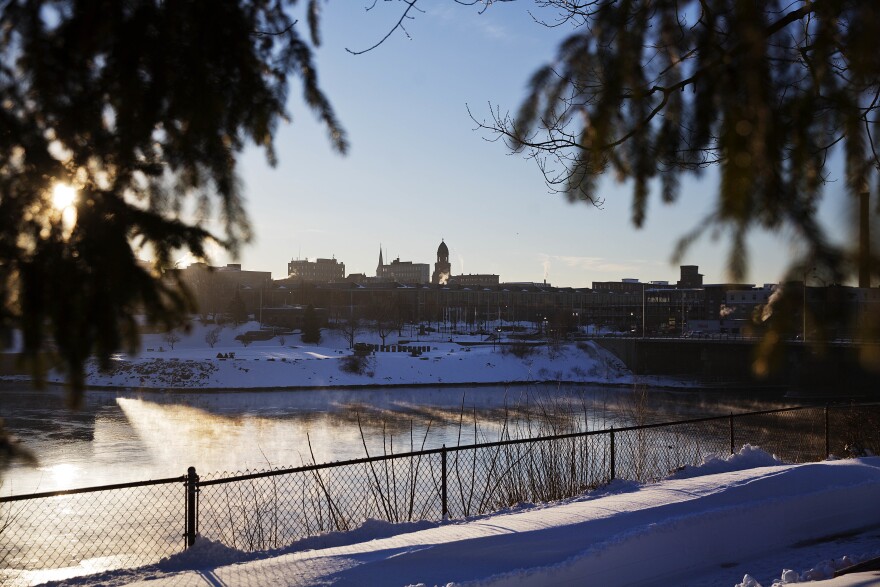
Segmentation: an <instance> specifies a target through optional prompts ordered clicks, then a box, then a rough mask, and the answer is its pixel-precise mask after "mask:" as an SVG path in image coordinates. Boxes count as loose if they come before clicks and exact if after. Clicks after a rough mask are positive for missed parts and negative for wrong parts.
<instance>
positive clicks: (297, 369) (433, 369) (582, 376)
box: [49, 322, 633, 389]
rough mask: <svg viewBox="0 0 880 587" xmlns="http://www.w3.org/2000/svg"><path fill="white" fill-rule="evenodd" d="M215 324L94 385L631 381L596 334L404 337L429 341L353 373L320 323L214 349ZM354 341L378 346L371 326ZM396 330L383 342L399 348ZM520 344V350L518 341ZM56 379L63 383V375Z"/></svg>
mask: <svg viewBox="0 0 880 587" xmlns="http://www.w3.org/2000/svg"><path fill="white" fill-rule="evenodd" d="M213 328H215V327H214V326H213V325H210V326H202V325H200V324H198V323H194V324H193V329H192V331H191V332H190V333H189V334H181V335H180V340H179V341H177V342H176V343H175V344H174V347H173V349H172V348H171V346H170V344H169V342H168V341H167V340H165V339H164V336H163V335H161V334H148V335H144V337H143V343H142V346H143V349H142V351H141V352H140V353H139V354H138V355H136V356H127V355H119V356H117V357H116V358H115V360H114V367H113V368H112V369H111V370H110V371H109V372H101V371H100V370H98V368H97V366H96V365H90V367H89V369H88V374H87V381H88V385H89V386H91V387H96V388H126V389H277V388H287V389H293V388H322V387H363V386H383V387H387V386H397V385H405V386H414V385H438V384H441V385H463V384H516V383H536V382H548V381H550V382H559V383H603V384H628V383H632V382H633V377H632V375H631V374H630V372H629V371H628V370H627V369H626V367H625V366H624V365H623V364H622V363H621V362H620V361H619V360H618V359H617V358H616V357H614V355H612V354H611V353H609V352H608V351H606V350H605V349H603V348H602V347H601V346H599V345H597V344H595V343H594V342H591V341H586V342H581V343H579V344H563V345H559V346H558V347H552V346H546V345H542V346H535V347H533V348H529V349H528V350H527V352H526V354H525V355H522V353H520V355H521V356H517V353H514V352H513V350H512V347H511V346H510V345H504V344H498V345H492V344H475V343H479V342H480V337H479V336H457V337H455V339H454V340H450V339H449V338H448V337H447V338H446V339H445V340H443V339H441V337H439V336H434V337H427V338H426V337H424V336H422V337H419V338H418V339H412V340H410V339H405V341H406V342H401V344H405V345H406V346H418V347H422V348H427V349H428V350H426V351H425V352H423V353H421V354H420V355H418V356H413V355H412V354H411V353H408V352H377V353H374V354H372V355H370V356H368V357H366V358H365V359H364V360H363V364H362V365H361V366H359V368H358V369H356V370H353V369H352V368H351V366H350V361H349V360H348V358H350V357H351V354H352V353H351V351H350V350H349V349H348V342H347V341H346V340H345V339H344V338H343V337H342V336H341V335H340V334H339V333H338V332H337V331H333V330H326V329H325V330H323V331H322V338H321V342H320V343H318V344H316V345H312V344H304V343H302V342H301V340H300V336H299V334H292V335H287V336H286V337H275V338H272V339H270V340H266V341H254V342H252V343H250V344H249V345H248V346H244V345H242V344H241V343H240V342H239V341H238V340H236V338H235V337H236V336H238V335H240V334H243V333H245V332H247V331H253V330H256V329H257V328H258V325H257V324H256V323H253V322H251V323H248V324H243V325H240V326H238V327H231V326H227V327H225V328H223V329H222V330H220V331H219V340H218V341H217V342H216V343H215V344H214V345H213V346H210V345H209V344H208V343H207V342H206V340H205V338H206V334H207V333H208V332H209V331H210V330H212V329H213ZM357 340H358V342H365V343H372V344H380V343H381V342H382V341H381V339H379V337H378V336H377V335H375V334H373V333H364V334H362V335H359V336H358V337H357ZM398 340H401V341H403V340H404V339H402V338H401V339H399V338H398V337H397V336H391V337H388V339H387V340H386V344H387V345H389V346H390V345H397V344H398ZM521 348H522V347H521ZM49 380H50V382H57V383H62V382H63V380H64V379H63V377H62V376H61V375H59V374H53V375H50V378H49Z"/></svg>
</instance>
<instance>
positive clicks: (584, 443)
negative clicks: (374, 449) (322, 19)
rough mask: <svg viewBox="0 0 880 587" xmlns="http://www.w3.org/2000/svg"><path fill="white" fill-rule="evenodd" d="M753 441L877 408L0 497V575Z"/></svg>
mask: <svg viewBox="0 0 880 587" xmlns="http://www.w3.org/2000/svg"><path fill="white" fill-rule="evenodd" d="M747 443H748V444H751V445H754V446H760V447H761V448H762V449H764V450H766V451H767V452H770V453H773V454H775V455H777V456H779V457H780V458H782V459H783V460H786V461H789V462H806V461H815V460H819V459H822V458H825V456H826V455H828V454H834V455H837V456H850V455H858V454H866V453H874V454H880V406H876V405H861V406H850V407H840V406H835V407H831V408H827V407H826V408H822V407H799V408H787V409H782V410H768V411H761V412H750V413H745V414H736V415H730V416H723V417H710V418H697V419H690V420H682V421H677V422H669V423H662V424H647V425H639V426H629V427H624V428H617V429H613V428H612V429H609V430H598V431H589V432H575V433H570V434H562V435H556V436H544V437H538V438H521V439H505V440H502V441H498V442H488V443H481V444H474V445H468V446H456V447H443V448H439V449H433V450H423V451H416V452H410V453H405V454H394V455H384V456H379V457H370V458H363V459H356V460H351V461H345V462H337V463H328V464H320V465H318V464H316V465H309V466H303V467H295V468H289V469H275V470H271V471H255V472H248V471H245V472H244V473H234V474H230V473H218V474H209V475H203V476H201V477H199V475H197V474H196V471H195V469H194V468H192V467H191V468H190V469H189V471H188V473H187V475H184V476H181V477H174V478H168V479H159V480H155V481H146V482H139V483H126V484H119V485H108V486H101V487H92V488H85V489H76V490H70V491H59V492H53V493H44V494H33V495H21V496H12V497H3V498H0V585H26V584H31V583H34V582H37V581H39V580H51V579H53V578H63V577H67V576H73V575H77V574H87V573H89V572H94V571H95V570H102V569H112V568H121V567H130V566H137V565H143V564H150V563H154V562H157V561H158V560H159V559H160V558H162V557H164V556H167V555H169V554H173V553H175V552H179V551H181V550H183V549H184V548H186V547H187V546H188V545H192V544H193V543H194V542H195V541H196V540H197V539H200V538H209V539H211V540H214V541H217V542H221V543H223V544H225V545H227V546H230V547H232V548H236V549H239V550H242V551H257V550H265V549H270V548H280V547H284V546H288V545H290V544H291V543H293V542H295V541H296V540H299V539H301V538H305V537H307V536H312V535H316V534H320V533H324V532H330V531H338V530H341V531H344V530H350V529H353V528H356V527H357V526H359V525H360V524H361V523H362V522H363V521H364V520H367V519H371V518H372V519H381V520H387V521H391V522H402V521H409V520H425V519H428V520H440V519H444V518H462V517H468V516H473V515H479V514H484V513H488V512H492V511H497V510H499V509H503V508H505V507H508V506H511V505H513V504H517V503H523V502H532V503H535V502H545V501H552V500H556V499H561V498H565V497H571V496H574V495H578V494H580V493H582V492H583V491H585V490H588V489H591V488H595V487H598V486H600V485H602V484H604V483H607V482H608V481H609V480H611V479H615V478H616V479H627V480H634V481H642V482H646V481H654V480H657V479H660V478H662V477H665V476H666V475H668V474H669V473H670V472H671V471H675V470H677V469H679V468H681V467H685V466H688V465H698V464H700V463H701V462H702V460H703V458H704V457H705V456H706V455H707V454H711V453H714V454H729V453H732V452H734V451H736V450H737V449H738V448H739V447H741V446H742V445H744V444H747Z"/></svg>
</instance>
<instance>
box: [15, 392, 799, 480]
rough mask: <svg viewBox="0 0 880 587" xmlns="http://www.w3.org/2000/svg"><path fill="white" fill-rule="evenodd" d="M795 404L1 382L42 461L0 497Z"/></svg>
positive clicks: (728, 395)
mask: <svg viewBox="0 0 880 587" xmlns="http://www.w3.org/2000/svg"><path fill="white" fill-rule="evenodd" d="M786 405H790V402H788V401H786V400H785V399H784V398H783V397H782V396H780V395H778V394H768V393H756V392H754V391H749V392H746V391H723V392H722V391H693V390H688V391H669V390H660V389H651V388H644V387H638V388H631V387H603V386H561V387H560V386H555V385H532V386H518V387H505V386H483V387H472V388H468V387H416V388H400V387H395V388H372V389H355V390H353V389H327V390H313V391H261V392H254V391H228V392H219V393H218V392H195V393H157V392H149V393H134V392H110V391H90V392H88V393H87V395H86V399H85V403H84V405H83V407H82V408H80V409H79V410H71V409H70V408H68V407H67V405H66V402H65V395H64V393H63V392H62V391H60V390H58V389H50V390H44V391H34V390H32V389H30V388H29V387H28V386H27V384H16V385H13V384H5V385H4V386H3V387H2V388H0V417H2V418H3V419H4V420H5V423H6V427H7V428H8V430H9V431H10V432H11V433H13V434H14V435H16V436H17V437H19V438H20V439H21V441H22V442H23V443H24V444H25V446H26V447H28V448H29V449H30V450H31V451H33V453H34V454H35V455H36V456H37V458H38V460H39V463H38V465H37V466H36V467H26V466H23V465H20V464H13V466H12V467H11V468H9V469H7V470H6V471H5V472H4V473H3V474H2V489H0V495H20V494H26V493H32V492H42V491H54V490H59V489H69V488H74V487H87V486H93V485H104V484H110V483H121V482H127V481H140V480H146V479H156V478H162V477H173V476H178V475H183V474H184V473H185V472H186V469H187V467H189V466H195V467H196V469H197V470H198V471H199V473H215V472H222V471H227V472H235V471H244V470H256V469H259V470H262V469H267V468H271V467H289V466H298V465H301V464H305V463H310V462H313V461H314V462H317V463H322V462H330V461H338V460H347V459H352V458H359V457H363V456H365V454H366V453H367V452H369V454H370V455H371V456H372V455H378V454H384V453H389V452H395V453H400V452H408V451H410V450H411V449H415V450H418V449H420V448H437V447H439V446H441V445H443V444H445V445H447V446H454V445H456V444H470V443H473V442H474V440H475V438H476V439H477V441H480V442H484V441H494V440H498V439H499V438H500V437H501V436H502V435H505V436H506V435H510V436H517V435H519V436H522V435H527V434H528V435H536V434H550V433H554V432H557V433H562V432H569V431H574V430H584V429H589V430H595V429H602V428H607V427H609V426H612V425H613V426H618V427H619V426H621V425H627V424H632V423H645V422H649V421H668V420H676V419H684V418H689V417H699V416H706V415H721V414H730V413H738V412H743V411H752V410H758V409H771V408H776V407H783V406H786Z"/></svg>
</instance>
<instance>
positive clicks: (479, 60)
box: [212, 0, 844, 287]
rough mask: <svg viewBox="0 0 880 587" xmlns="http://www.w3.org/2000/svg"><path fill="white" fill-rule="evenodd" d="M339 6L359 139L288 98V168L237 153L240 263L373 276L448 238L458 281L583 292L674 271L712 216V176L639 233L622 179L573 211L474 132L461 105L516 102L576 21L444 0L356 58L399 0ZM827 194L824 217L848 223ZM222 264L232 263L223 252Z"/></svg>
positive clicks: (343, 84) (720, 267) (418, 258)
mask: <svg viewBox="0 0 880 587" xmlns="http://www.w3.org/2000/svg"><path fill="white" fill-rule="evenodd" d="M368 4H369V2H359V1H354V0H352V1H346V2H330V3H327V4H322V6H323V7H324V13H323V17H322V24H321V30H322V33H323V44H322V46H321V47H320V48H319V49H318V53H317V65H318V72H319V79H320V84H321V86H322V88H323V89H324V91H325V92H326V94H327V95H328V96H329V98H330V100H331V102H332V104H333V106H334V108H335V109H336V112H337V114H338V117H339V119H340V120H341V122H342V124H343V125H344V127H345V129H346V131H347V133H348V137H349V139H350V143H351V151H350V153H349V155H347V156H345V157H343V156H340V155H337V154H336V153H334V152H333V151H332V149H331V147H330V143H329V141H328V140H327V136H326V132H325V130H324V129H323V128H322V127H321V126H320V125H319V124H318V123H317V122H316V121H315V119H314V117H313V116H312V114H311V112H310V111H309V110H308V109H307V108H306V107H305V106H304V104H303V102H302V100H301V98H300V89H301V88H300V87H299V85H297V84H296V82H295V85H294V86H293V88H292V91H291V101H290V105H289V108H290V112H291V114H292V115H293V122H292V124H289V125H284V126H282V127H281V128H280V129H279V132H278V133H277V135H276V147H277V151H278V156H279V164H278V166H277V167H276V168H274V169H273V168H270V167H269V166H268V165H267V163H266V161H265V157H264V156H263V154H262V152H261V151H259V150H257V149H250V150H248V151H247V152H246V153H245V154H244V157H243V158H242V160H241V169H240V172H241V175H242V178H243V180H244V186H245V194H246V195H247V207H248V211H249V213H250V216H251V220H252V222H253V225H254V227H255V232H256V239H255V242H254V243H253V244H251V245H249V246H247V247H245V248H244V250H243V251H242V255H241V257H240V259H239V261H240V262H241V263H242V264H243V267H244V268H246V269H253V270H263V271H271V272H272V275H273V277H275V278H281V277H284V276H285V275H286V270H287V262H288V261H289V260H290V259H291V258H297V257H299V258H306V257H308V258H309V259H314V258H316V257H331V256H335V257H336V258H337V259H338V260H340V261H342V262H343V263H345V266H346V272H347V273H356V272H363V273H366V274H367V275H373V274H375V268H376V263H377V260H378V253H379V245H380V243H381V245H382V247H383V248H384V249H386V250H387V254H388V256H389V257H390V258H395V257H398V256H399V257H400V258H401V260H404V261H413V262H417V263H431V264H433V262H434V261H435V255H436V250H437V246H438V245H439V243H440V240H441V238H443V239H445V241H446V243H447V245H448V246H449V249H450V262H451V263H452V269H453V273H454V274H458V273H497V274H499V275H500V276H501V279H502V281H541V280H543V279H546V280H547V281H548V282H550V283H552V284H553V285H558V286H575V287H582V286H589V285H590V283H591V282H592V281H604V280H619V279H622V278H625V277H633V278H639V279H642V280H646V281H649V280H669V281H675V280H676V279H677V278H678V274H679V270H678V266H677V265H676V266H673V265H672V264H671V262H670V260H671V255H672V251H673V248H674V245H675V243H676V241H677V239H678V238H679V237H680V236H681V235H682V234H684V233H685V232H687V231H688V230H689V229H691V228H693V227H694V226H695V225H696V224H697V223H698V222H699V221H700V219H701V218H702V217H703V216H704V215H705V214H706V212H708V210H709V208H710V205H711V203H712V201H713V200H714V198H715V193H716V184H715V181H714V177H713V174H711V173H710V174H707V175H705V176H704V177H703V178H702V179H701V180H699V181H697V180H691V181H688V182H687V183H686V184H685V188H684V190H683V194H682V197H681V199H680V201H679V202H678V203H676V204H674V205H671V206H666V205H663V204H662V203H661V202H660V200H659V197H657V196H656V195H655V196H654V197H653V198H652V200H651V203H650V205H649V211H648V219H647V222H646V226H645V227H644V228H642V229H641V230H636V229H634V228H633V226H632V224H631V222H630V206H631V201H632V200H631V195H630V191H629V189H628V186H626V185H620V184H617V183H616V182H614V181H612V180H608V181H606V182H604V188H603V196H604V198H605V206H604V209H602V210H598V209H595V208H593V207H591V206H586V205H570V204H568V203H566V202H565V200H564V198H563V196H561V195H558V194H552V193H549V192H548V189H547V187H546V186H545V184H544V181H543V177H542V176H541V174H540V172H539V170H538V169H537V166H536V165H535V163H534V162H533V161H529V160H526V159H524V158H523V157H522V156H521V155H511V154H509V153H508V152H507V151H506V150H505V148H504V147H503V146H502V145H501V144H498V143H490V142H487V141H486V140H485V136H486V135H485V134H481V133H480V132H479V131H475V130H474V123H473V122H472V121H471V119H470V118H469V116H468V113H467V109H466V105H469V106H470V108H471V110H472V111H473V112H474V113H475V114H476V115H477V116H478V117H484V116H487V115H488V112H489V111H488V108H489V106H488V104H489V102H491V103H492V104H497V105H498V106H499V107H500V108H501V109H502V110H510V111H515V110H516V108H517V107H518V105H519V102H520V100H521V99H522V97H523V96H524V93H525V88H526V83H527V81H528V79H529V77H530V76H531V74H532V72H533V71H534V70H535V69H536V68H537V67H538V66H539V65H541V64H543V63H545V62H547V61H549V60H551V59H552V57H553V55H554V52H555V49H556V46H557V44H558V42H559V40H560V39H561V38H562V37H563V36H565V35H567V34H569V33H570V30H571V29H568V28H557V29H547V28H544V27H541V26H539V25H537V24H535V22H534V21H533V20H532V17H531V16H530V15H529V13H528V11H527V9H528V8H530V7H533V5H532V2H530V1H528V0H523V1H521V2H514V3H510V4H506V3H501V4H495V5H493V6H491V7H490V8H489V9H488V10H486V11H485V12H484V13H483V14H478V11H477V10H476V9H475V8H473V7H471V8H468V7H462V6H459V5H457V4H455V3H453V2H451V1H448V2H447V1H442V2H441V1H439V0H432V1H431V2H425V3H424V6H423V8H425V9H426V12H425V13H419V14H417V15H416V18H415V20H412V21H408V22H407V30H408V32H409V35H410V38H407V37H406V35H404V34H402V33H401V32H400V31H398V32H396V33H395V34H394V35H392V37H391V38H390V39H389V40H388V41H387V42H386V43H385V44H384V45H382V46H381V47H379V48H378V49H376V50H374V51H372V52H369V53H367V54H365V55H361V56H354V55H351V54H349V53H348V52H346V51H345V48H346V47H349V48H352V49H355V50H357V49H363V48H366V47H368V46H370V45H372V44H373V43H374V42H375V41H377V40H378V39H380V38H381V37H382V36H383V35H384V34H385V33H386V32H387V31H388V29H389V27H391V26H392V25H393V23H394V22H395V21H396V19H397V17H398V16H399V14H400V10H401V7H402V6H403V5H402V3H397V2H391V3H384V2H378V3H376V8H375V9H374V10H372V11H370V12H367V11H365V10H364V7H365V6H367V5H368ZM841 183H842V182H838V183H837V184H835V185H836V186H840V187H835V186H832V188H831V192H830V194H831V196H832V197H830V198H827V199H828V200H829V202H828V203H827V204H826V205H825V206H824V207H823V215H826V216H828V217H829V218H830V221H832V222H837V221H839V220H841V219H842V218H844V215H843V212H842V211H841V207H840V205H839V203H836V202H835V201H834V196H835V194H836V193H838V192H840V191H841V190H842V186H841ZM788 242H789V241H788V239H787V235H758V236H757V237H755V238H753V239H752V240H751V241H750V253H751V264H750V270H749V274H748V280H749V281H750V282H753V283H758V284H761V283H765V282H775V281H778V280H779V278H780V276H781V275H782V272H783V270H784V268H785V266H786V265H787V263H788V260H789V255H790V253H791V250H790V245H789V244H788ZM727 247H728V243H727V241H726V239H725V238H724V237H723V235H722V238H720V239H718V240H714V241H713V240H712V239H710V238H706V239H704V240H703V241H700V242H699V243H698V244H697V245H695V246H694V247H693V248H692V250H691V252H690V253H689V254H688V255H687V256H686V257H685V259H684V261H683V262H684V263H685V264H694V265H699V266H700V271H701V272H702V273H704V274H705V276H706V277H705V279H706V282H708V283H717V282H722V281H726V280H727V275H726V272H725V267H726V260H727ZM212 261H213V262H214V263H216V264H222V263H226V262H230V261H231V259H228V258H227V257H226V256H225V255H222V254H221V255H217V256H215V257H214V258H213V259H212Z"/></svg>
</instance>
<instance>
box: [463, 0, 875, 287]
mask: <svg viewBox="0 0 880 587" xmlns="http://www.w3.org/2000/svg"><path fill="white" fill-rule="evenodd" d="M541 4H543V5H545V6H546V7H550V8H554V9H556V12H555V13H554V16H555V17H558V18H557V20H553V22H551V23H548V24H555V23H556V22H558V19H563V20H566V21H568V22H569V23H573V24H575V25H577V29H576V31H575V32H574V33H573V34H572V35H571V36H569V37H568V38H567V39H566V40H565V41H563V42H562V44H561V45H560V47H559V51H558V53H557V56H556V59H555V60H554V61H553V62H552V63H548V64H547V65H545V66H544V67H542V68H540V69H539V70H538V71H537V72H535V73H534V75H533V76H532V78H531V80H530V91H529V94H528V97H527V98H526V99H525V101H524V102H523V103H522V104H521V106H520V108H519V110H518V112H517V113H516V115H514V116H511V115H506V114H502V113H501V111H500V110H498V109H494V110H493V112H492V114H493V115H492V117H491V118H490V119H489V120H488V121H480V123H481V125H482V126H483V127H484V128H486V129H488V130H490V131H491V132H492V133H494V134H495V136H496V137H498V138H501V139H503V140H505V141H506V143H507V145H508V146H509V147H510V148H512V149H513V150H515V151H523V152H526V153H528V154H529V155H530V156H531V157H533V158H534V159H535V160H536V161H537V162H538V164H539V165H540V167H541V170H542V171H543V172H544V176H545V178H546V180H547V183H548V185H549V186H550V187H551V188H552V189H554V190H558V191H560V192H562V193H564V194H565V195H566V196H567V197H568V199H569V200H570V201H572V202H587V203H590V204H593V205H601V202H602V198H601V196H600V195H599V192H598V189H599V184H598V183H597V180H598V178H599V177H600V176H601V175H603V174H604V173H605V172H612V173H613V174H614V176H615V177H617V178H618V179H620V180H621V181H624V180H625V181H628V182H629V183H630V185H632V188H633V208H632V210H633V212H632V219H633V223H634V224H635V225H636V226H641V225H642V223H643V222H644V219H645V214H646V210H647V203H648V199H649V194H650V192H651V190H652V188H655V189H656V190H657V191H658V192H659V194H660V196H661V198H662V200H663V201H664V202H672V201H674V200H676V198H677V197H678V195H679V193H680V191H681V180H682V179H683V177H684V176H685V175H697V176H699V175H700V174H701V173H703V171H704V170H705V169H707V168H717V170H718V174H719V181H718V184H717V192H716V197H715V202H716V204H715V209H714V210H713V211H712V212H711V214H710V215H709V217H708V218H706V219H705V220H704V221H702V222H701V223H700V224H699V225H698V226H697V227H696V228H695V230H694V231H693V232H691V233H690V234H687V235H686V236H684V237H683V238H682V240H681V241H680V244H679V247H678V250H677V253H676V256H677V257H680V255H681V254H683V252H684V251H685V249H686V248H687V246H688V245H689V244H690V243H691V242H693V241H694V240H695V239H697V238H699V237H700V236H701V235H702V234H704V233H705V232H706V231H709V232H727V233H729V234H730V238H731V249H730V255H729V269H730V274H731V276H732V278H733V279H734V280H735V281H741V280H742V277H743V275H744V273H745V271H746V268H747V263H748V259H747V251H746V246H745V244H746V239H747V235H748V233H749V231H750V230H752V229H753V228H758V227H760V228H764V229H768V230H782V229H784V230H787V231H789V232H791V233H792V234H794V235H796V237H797V239H798V240H799V241H800V242H801V243H802V244H803V245H804V254H803V256H802V258H800V259H799V260H796V263H795V265H794V267H793V269H792V271H793V274H792V275H793V276H797V275H800V274H802V272H803V268H804V267H819V268H821V270H822V271H823V272H824V273H825V274H826V275H827V277H828V278H829V279H830V281H832V282H840V281H842V280H843V279H845V278H846V277H847V276H848V275H853V274H855V273H857V270H856V269H857V268H858V266H859V263H862V270H863V271H868V270H869V271H870V272H872V273H874V274H877V273H878V267H880V265H878V263H877V259H876V258H875V257H872V256H871V255H870V254H869V251H868V250H867V247H865V248H863V249H862V251H861V253H860V252H859V247H858V243H859V238H858V234H857V233H858V230H857V229H856V230H854V231H853V232H852V233H851V234H850V235H849V236H848V238H846V239H845V242H844V243H843V245H836V244H834V243H833V242H832V241H831V240H829V239H828V235H826V234H825V232H824V231H823V229H822V226H821V225H820V224H819V222H818V218H817V209H818V204H819V202H820V200H821V199H822V195H823V189H824V187H825V182H826V179H827V178H828V176H829V175H830V174H831V165H832V163H831V162H832V161H833V160H834V159H833V158H832V155H833V154H834V153H839V154H840V155H842V158H843V166H844V172H845V178H846V182H845V186H846V190H847V191H848V192H849V193H850V194H851V196H852V198H853V202H858V201H859V199H860V198H862V197H865V198H867V197H868V195H867V194H868V193H869V191H870V187H871V185H874V186H876V185H878V183H877V182H878V179H880V175H878V173H877V171H878V169H880V159H878V156H877V151H876V146H875V145H876V143H875V135H876V132H877V130H878V124H880V119H878V117H877V114H878V109H880V54H878V52H877V51H876V48H875V46H876V39H877V38H878V35H880V10H878V9H877V6H876V5H874V4H873V3H866V2H854V1H843V2H827V1H826V2H821V1H820V2H808V1H795V2H780V1H778V0H770V1H767V2H740V1H738V0H718V1H714V2H703V1H699V0H689V1H688V0H686V1H683V2H669V3H656V2H651V1H649V0H635V1H632V2H615V1H612V0H591V1H590V0H588V1H583V2H567V1H564V0H546V1H544V2H541ZM875 191H876V188H875ZM863 194H864V196H863ZM873 218H876V211H875V213H874V215H873Z"/></svg>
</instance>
